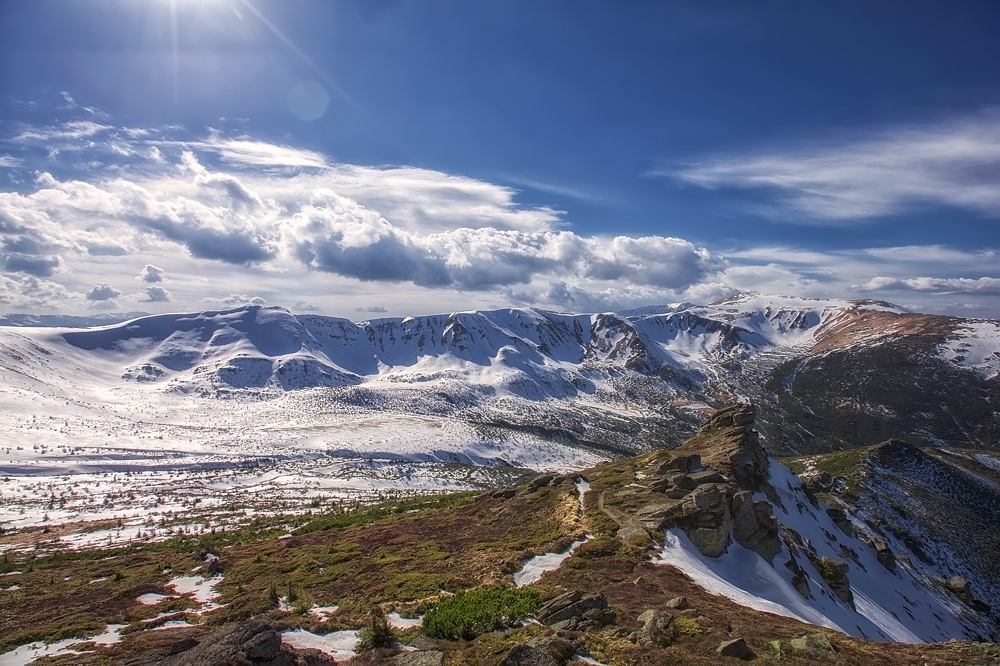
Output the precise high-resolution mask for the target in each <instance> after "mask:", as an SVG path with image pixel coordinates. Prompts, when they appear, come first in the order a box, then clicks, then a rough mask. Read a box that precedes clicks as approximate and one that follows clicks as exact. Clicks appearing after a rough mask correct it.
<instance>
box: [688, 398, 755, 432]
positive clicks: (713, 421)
mask: <svg viewBox="0 0 1000 666" xmlns="http://www.w3.org/2000/svg"><path fill="white" fill-rule="evenodd" d="M755 417H756V410H754V407H753V405H748V404H737V405H731V406H729V407H724V408H722V409H720V410H719V411H717V412H716V413H715V414H712V416H710V417H709V418H708V421H706V422H705V423H704V424H703V425H702V426H701V430H719V429H722V428H746V427H748V426H751V425H753V422H754V418H755Z"/></svg>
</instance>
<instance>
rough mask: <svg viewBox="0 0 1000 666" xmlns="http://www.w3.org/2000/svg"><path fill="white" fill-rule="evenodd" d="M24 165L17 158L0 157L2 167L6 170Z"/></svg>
mask: <svg viewBox="0 0 1000 666" xmlns="http://www.w3.org/2000/svg"><path fill="white" fill-rule="evenodd" d="M22 164H23V162H22V161H21V160H19V159H18V158H16V157H11V156H10V155H0V167H2V168H5V169H13V168H16V167H19V166H21V165H22Z"/></svg>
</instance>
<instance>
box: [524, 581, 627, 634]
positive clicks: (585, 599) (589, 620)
mask: <svg viewBox="0 0 1000 666" xmlns="http://www.w3.org/2000/svg"><path fill="white" fill-rule="evenodd" d="M535 618H536V619H537V620H538V621H539V622H541V623H542V624H546V625H549V626H550V627H553V628H555V629H565V630H567V631H583V630H585V629H588V628H590V627H595V626H601V625H605V624H614V622H615V612H614V611H613V610H612V609H611V608H609V607H608V600H607V599H605V598H604V594H602V593H597V594H588V595H584V594H583V593H582V592H580V591H574V592H567V593H565V594H561V595H559V596H558V597H555V598H553V599H550V600H549V601H547V602H546V603H544V604H542V607H541V608H539V609H538V611H537V612H536V613H535Z"/></svg>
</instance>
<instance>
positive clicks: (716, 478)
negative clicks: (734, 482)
mask: <svg viewBox="0 0 1000 666" xmlns="http://www.w3.org/2000/svg"><path fill="white" fill-rule="evenodd" d="M688 478H689V479H690V480H691V483H693V484H694V485H695V486H700V485H702V484H704V483H725V482H726V477H725V475H724V474H722V473H721V472H714V471H712V470H705V471H704V472H695V473H694V474H692V475H691V476H689V477H688Z"/></svg>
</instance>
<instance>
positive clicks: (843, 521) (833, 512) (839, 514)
mask: <svg viewBox="0 0 1000 666" xmlns="http://www.w3.org/2000/svg"><path fill="white" fill-rule="evenodd" d="M826 515H828V516H830V520H832V521H833V524H834V525H836V526H837V528H838V529H840V531H841V532H843V533H844V534H846V535H847V536H850V537H852V536H854V535H855V534H854V525H853V524H851V519H850V518H848V517H847V514H846V513H844V512H843V511H842V510H840V509H830V508H828V509H827V510H826Z"/></svg>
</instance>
